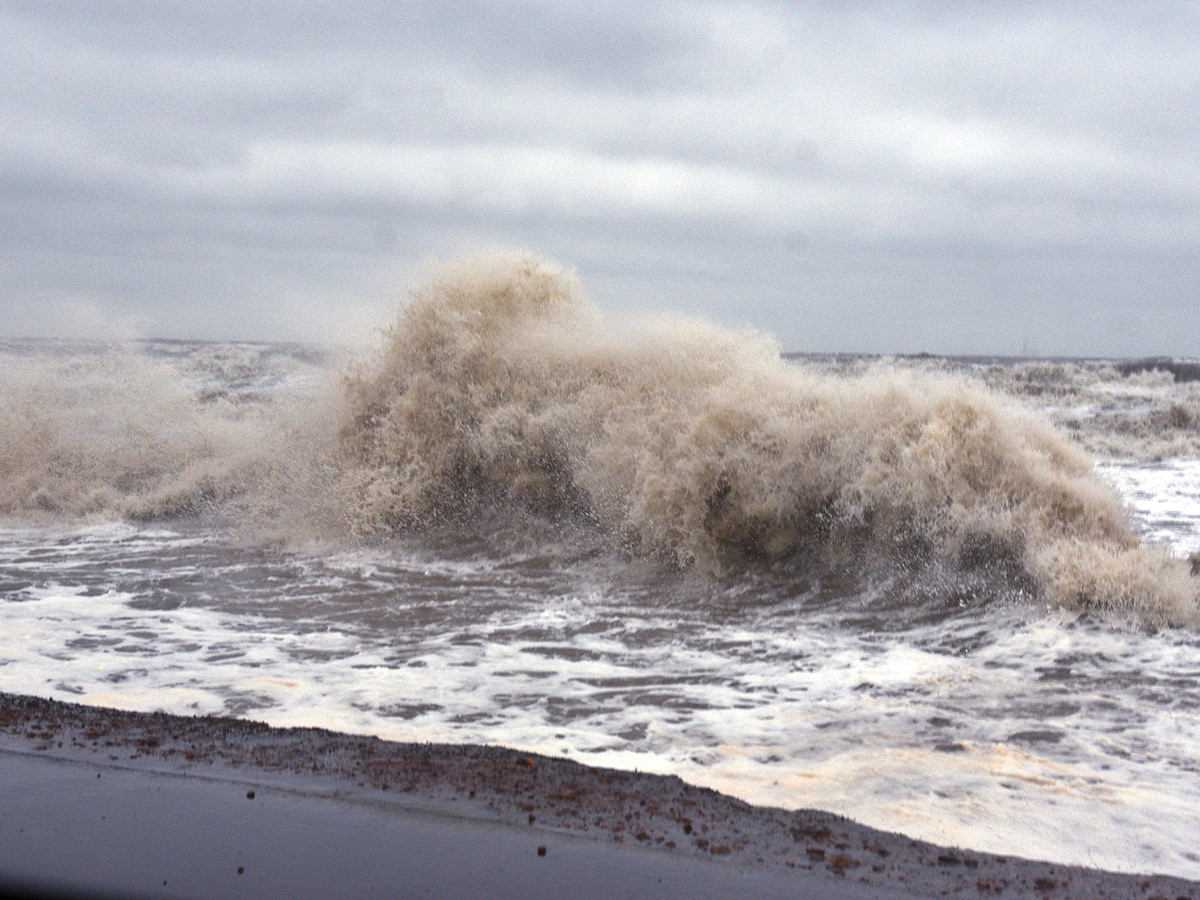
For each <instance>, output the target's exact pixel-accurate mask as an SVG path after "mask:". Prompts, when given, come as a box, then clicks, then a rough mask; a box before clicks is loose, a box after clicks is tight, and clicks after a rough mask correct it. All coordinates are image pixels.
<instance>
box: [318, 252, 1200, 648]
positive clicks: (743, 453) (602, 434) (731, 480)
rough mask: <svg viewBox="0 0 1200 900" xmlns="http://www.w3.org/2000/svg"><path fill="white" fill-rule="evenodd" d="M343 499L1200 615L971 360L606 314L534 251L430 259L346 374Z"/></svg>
mask: <svg viewBox="0 0 1200 900" xmlns="http://www.w3.org/2000/svg"><path fill="white" fill-rule="evenodd" d="M347 386H348V390H347V397H346V404H347V406H346V411H345V415H344V420H343V422H342V426H341V449H342V453H343V461H342V466H343V471H342V475H341V488H342V490H341V496H342V497H344V498H348V503H349V505H348V507H347V509H346V511H345V516H346V521H347V522H348V523H349V527H350V528H351V529H352V530H353V531H355V532H357V533H359V534H363V535H378V534H389V533H393V532H395V531H397V530H404V529H413V528H418V529H419V528H424V527H426V526H427V525H428V524H429V523H431V522H436V521H439V520H445V519H451V518H452V519H456V520H458V521H463V519H462V517H463V516H467V517H469V516H470V515H472V514H473V513H475V512H478V511H479V510H480V509H482V508H484V506H487V507H494V506H495V505H496V504H497V503H501V504H503V503H512V504H516V505H518V506H520V507H523V508H531V509H534V510H537V511H540V512H541V513H543V514H546V515H550V516H563V517H569V518H571V519H573V520H584V521H588V522H592V523H594V524H595V525H596V526H597V527H598V528H600V529H602V530H603V531H604V532H605V533H606V534H608V535H609V536H610V537H611V539H613V540H614V541H616V542H618V543H619V544H620V545H621V546H623V547H625V548H627V549H628V550H629V551H631V552H633V553H638V554H644V555H648V556H653V557H657V558H659V559H661V560H664V561H666V562H668V563H669V564H671V565H674V566H678V567H680V568H683V569H686V570H693V571H698V572H702V573H710V574H722V573H729V572H731V571H733V570H735V569H737V568H738V567H741V566H744V565H746V564H747V563H748V562H751V561H753V560H756V559H757V560H770V561H775V562H776V563H777V564H787V563H788V562H789V561H794V564H795V565H806V566H811V565H818V566H824V567H832V568H834V569H837V570H840V571H845V570H847V569H852V570H857V571H862V572H867V573H872V574H879V573H889V574H890V573H895V572H897V571H910V572H915V571H917V570H918V569H922V568H926V567H929V566H932V565H936V566H938V567H939V570H948V571H951V572H960V573H975V574H978V573H979V572H988V573H993V574H994V575H995V576H996V577H997V578H998V579H1001V580H1003V581H1004V582H1005V583H1007V584H1010V585H1017V586H1019V587H1020V588H1021V589H1022V590H1027V591H1031V592H1034V593H1036V594H1038V595H1040V596H1044V597H1045V598H1047V599H1048V600H1050V601H1051V602H1055V603H1059V604H1062V605H1064V606H1067V607H1072V608H1079V609H1098V610H1103V611H1106V612H1108V613H1110V614H1112V615H1115V616H1117V617H1130V618H1134V619H1136V620H1138V621H1142V622H1149V623H1171V624H1185V623H1190V624H1196V623H1197V621H1198V620H1200V616H1198V613H1197V609H1198V605H1200V604H1198V592H1197V582H1196V580H1195V579H1193V578H1192V577H1191V576H1190V575H1189V574H1188V572H1187V571H1186V566H1185V564H1184V563H1183V562H1182V561H1180V560H1177V559H1174V558H1172V557H1171V556H1170V555H1169V554H1167V553H1166V552H1165V551H1159V550H1156V549H1153V548H1146V547H1142V546H1139V544H1138V541H1137V539H1136V538H1135V536H1134V534H1133V532H1132V530H1131V527H1130V524H1129V521H1128V516H1127V512H1126V510H1125V509H1124V507H1123V506H1122V504H1121V503H1120V502H1119V500H1118V499H1117V498H1116V496H1115V495H1114V494H1113V493H1112V492H1111V490H1110V489H1109V488H1107V487H1106V486H1105V485H1104V484H1103V483H1102V482H1101V481H1100V480H1099V479H1098V478H1097V477H1096V476H1095V474H1094V473H1093V468H1092V465H1091V462H1090V460H1089V459H1088V458H1087V457H1086V456H1084V455H1083V454H1082V453H1081V452H1080V451H1078V450H1076V449H1075V448H1073V447H1072V446H1071V445H1069V444H1068V443H1067V442H1066V441H1064V440H1063V439H1062V438H1061V437H1060V436H1059V435H1058V434H1057V433H1056V432H1055V431H1054V430H1053V428H1052V427H1051V426H1050V425H1049V424H1048V423H1046V422H1045V421H1044V420H1041V419H1039V418H1036V417H1034V416H1032V415H1030V414H1027V413H1023V412H1021V411H1019V410H1018V409H1016V408H1015V407H1014V406H1010V405H1009V404H1008V403H1006V402H1003V401H1001V400H1000V399H998V398H996V397H995V396H993V395H990V394H988V393H985V392H983V391H982V390H979V389H974V388H971V387H969V386H968V385H966V384H965V383H964V382H963V381H961V380H951V379H949V378H945V377H938V376H935V375H922V374H917V373H907V374H905V373H898V372H896V371H894V370H886V369H879V370H874V371H869V372H867V373H865V374H862V375H859V376H854V377H850V378H839V377H835V376H830V375H821V374H819V373H817V372H814V371H809V370H806V369H803V368H800V367H796V366H793V365H790V364H788V363H787V362H785V361H784V360H782V359H781V356H780V352H779V348H778V347H777V346H776V345H775V344H774V343H773V342H772V341H771V340H769V339H767V338H765V337H763V336H761V335H757V334H752V333H742V334H735V333H730V332H728V331H725V330H722V329H719V328H717V327H714V326H711V325H707V324H703V323H699V322H695V321H681V320H672V321H659V322H655V323H650V324H643V325H642V326H641V327H639V328H638V329H636V330H633V329H617V328H610V327H607V326H606V325H605V323H604V322H603V321H602V320H601V319H600V318H599V316H598V315H597V314H596V312H595V311H594V310H593V309H592V308H591V307H590V306H589V305H588V304H587V303H586V302H585V301H584V300H583V299H582V296H581V292H580V289H579V286H578V285H577V283H576V281H575V279H574V278H573V277H571V276H570V275H568V274H566V273H564V272H563V271H562V270H560V269H558V268H556V267H555V266H553V265H550V264H548V263H545V262H543V261H540V260H538V259H537V258H534V257H532V256H505V255H497V256H493V257H490V258H486V259H482V260H473V261H466V262H461V263H459V264H457V265H452V266H449V267H447V268H445V269H443V270H441V271H440V272H439V273H438V274H437V275H436V277H435V278H434V279H433V280H432V281H431V283H429V284H428V285H427V286H426V287H424V288H422V289H420V290H419V291H417V292H416V293H415V294H414V296H413V298H412V301H411V303H409V304H408V305H407V306H406V307H404V309H403V310H402V311H401V313H400V316H399V319H398V320H397V321H396V323H395V324H394V325H393V326H392V327H391V328H390V329H389V330H388V331H387V332H386V334H385V341H384V346H383V348H382V350H381V352H380V353H379V356H378V358H377V359H375V360H373V361H372V362H370V363H367V364H364V365H362V366H360V367H358V368H357V369H356V370H354V371H353V372H352V373H351V374H350V375H349V377H348V379H347Z"/></svg>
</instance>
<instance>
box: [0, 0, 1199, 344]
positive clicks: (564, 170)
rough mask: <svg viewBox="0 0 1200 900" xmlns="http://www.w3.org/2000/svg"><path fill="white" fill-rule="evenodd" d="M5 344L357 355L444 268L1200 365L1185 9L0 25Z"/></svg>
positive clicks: (875, 327) (886, 335) (281, 5)
mask: <svg viewBox="0 0 1200 900" xmlns="http://www.w3.org/2000/svg"><path fill="white" fill-rule="evenodd" d="M0 49H2V52H0V242H2V247H0V334H6V335H10V336H14V335H40V334H68V335H71V334H85V335H86V334H95V333H101V332H103V331H106V330H114V331H121V332H129V333H136V334H139V335H142V336H162V337H196V338H216V339H224V338H259V339H272V340H275V339H305V340H309V339H322V338H335V339H341V338H345V337H347V336H350V335H352V334H353V333H354V332H356V331H359V330H362V329H365V328H368V327H369V326H371V325H378V324H383V323H384V322H385V321H386V320H387V319H388V318H389V317H390V315H391V314H392V311H393V310H394V309H395V307H396V305H397V303H398V302H399V300H400V299H401V298H402V297H403V296H404V293H405V292H406V291H407V290H408V288H410V287H411V286H412V285H413V283H414V279H416V278H417V277H418V276H419V273H420V271H421V264H422V262H423V261H425V260H428V259H429V258H431V257H439V258H446V257H453V256H455V255H457V254H460V253H462V252H464V251H470V250H473V249H477V248H481V247H489V246H501V247H510V248H516V249H529V250H534V251H537V252H539V253H542V254H544V255H546V256H549V257H551V258H553V259H556V260H558V261H560V262H562V263H564V264H566V265H568V266H571V267H573V268H575V269H576V270H577V271H578V273H579V275H580V278H581V280H582V282H583V285H584V288H585V291H586V293H587V294H588V296H589V297H590V298H591V299H592V301H593V302H595V303H596V304H597V305H598V306H599V307H600V308H601V309H603V310H605V311H607V312H609V313H611V314H612V315H614V316H617V315H625V314H635V315H640V314H642V313H644V312H648V311H670V312H682V313H688V314H696V315H701V316H704V317H707V318H709V319H713V320H716V321H718V322H721V323H724V324H727V325H731V326H735V327H743V326H750V327H753V328H756V329H759V330H762V331H766V332H769V333H771V334H773V335H775V337H776V338H777V339H778V340H779V341H780V343H781V344H782V345H783V346H784V347H785V348H787V349H793V350H812V351H862V352H915V351H922V350H927V351H931V352H958V353H1019V352H1021V351H1022V350H1027V351H1033V352H1037V353H1042V354H1071V355H1147V354H1175V355H1188V356H1195V355H1198V354H1200V327H1198V320H1200V252H1198V251H1200V114H1198V111H1200V4H1197V3H1196V2H1176V3H1170V2H1163V3H1157V2H1138V3H1129V2H1111V3H1105V2H1096V0H1076V2H1062V3H1046V4H1039V3H1032V2H1021V3H1017V2H1012V3H1003V2H994V3H993V2H989V3H971V4H943V3H934V2H928V3H887V2H875V3H870V2H866V3H861V2H860V3H855V2H846V3H832V2H813V3H781V4H771V3H766V2H747V3H737V4H719V3H681V2H670V0H666V2H661V3H629V4H620V5H611V6H609V5H603V4H597V3H595V2H591V0H589V2H580V3H575V2H568V0H556V2H546V3H539V2H530V3H483V2H478V3H473V2H457V0H438V2H420V3H403V2H397V0H386V2H378V3H375V2H361V0H356V2H344V0H343V2H329V3H323V2H292V3H287V2H275V3H258V2H252V0H240V2H238V3H229V2H211V3H206V2H199V0H195V2H182V0H181V2H167V0H144V2H137V0H124V2H80V3H66V2H22V0H12V2H7V0H0Z"/></svg>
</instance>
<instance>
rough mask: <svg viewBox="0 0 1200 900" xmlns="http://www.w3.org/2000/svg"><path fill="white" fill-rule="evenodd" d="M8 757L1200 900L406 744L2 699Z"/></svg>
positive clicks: (762, 859) (905, 880)
mask: <svg viewBox="0 0 1200 900" xmlns="http://www.w3.org/2000/svg"><path fill="white" fill-rule="evenodd" d="M0 751H10V752H11V751H17V752H21V753H34V754H41V755H44V756H46V757H50V758H55V759H66V760H76V761H86V762H88V763H91V764H93V765H94V764H101V765H108V766H113V767H119V768H134V769H140V770H145V771H153V772H167V773H173V774H180V775H199V776H208V777H220V778H228V779H233V780H240V781H246V782H258V783H263V784H270V785H275V786H282V787H288V788H291V789H293V790H304V791H307V792H310V793H316V794H324V795H327V796H341V797H346V798H355V799H360V800H367V801H370V802H372V803H376V804H379V803H383V804H393V805H395V806H396V807H397V808H398V809H408V810H423V811H429V812H436V813H443V814H446V815H450V816H454V817H458V818H466V819H474V820H480V821H490V822H496V823H500V824H509V825H516V826H520V827H523V828H532V829H534V830H539V829H540V830H545V831H549V832H558V833H566V834H577V835H586V836H589V837H592V838H594V839H595V840H597V841H600V842H618V843H623V844H625V845H635V846H644V847H647V848H653V849H656V850H658V851H660V852H663V853H667V854H671V855H673V856H674V857H675V858H677V859H686V858H705V859H708V860H716V861H719V862H723V863H727V864H728V865H731V866H739V867H742V868H756V869H758V868H764V867H771V868H775V869H778V870H786V869H794V870H797V877H798V879H800V878H801V877H803V878H804V879H805V880H809V879H812V878H814V877H816V878H819V879H827V880H829V881H831V882H833V881H838V880H842V881H854V882H861V883H866V884H872V885H875V886H877V887H880V888H883V887H891V888H898V889H900V890H902V891H905V892H912V893H913V894H915V895H917V896H926V895H928V896H952V897H953V896H959V897H980V896H983V897H990V896H1004V897H1031V898H1050V897H1069V898H1096V900H1102V898H1172V900H1175V898H1193V900H1198V898H1200V884H1198V883H1196V882H1189V881H1185V880H1183V879H1179V878H1172V877H1167V876H1160V875H1129V874H1117V873H1110V872H1103V871H1100V870H1095V869H1084V868H1079V867H1073V866H1061V865H1054V864H1051V863H1043V862H1036V861H1030V860H1025V859H1019V858H1015V857H1001V856H996V855H993V854H986V853H976V852H972V851H964V850H957V849H951V848H946V847H939V846H936V845H934V844H930V843H926V842H923V841H914V840H911V839H909V838H906V837H904V836H902V835H898V834H892V833H889V832H884V831H879V830H876V829H872V828H867V827H865V826H862V825H858V824H856V823H854V822H852V821H850V820H849V819H845V818H843V817H840V816H836V815H833V814H830V813H825V812H818V811H814V810H797V811H785V810H781V809H770V808H763V807H755V806H750V805H749V804H746V803H743V802H742V801H739V800H736V799H733V798H730V797H727V796H725V795H722V794H719V793H717V792H715V791H711V790H708V789H704V788H696V787H692V786H691V785H688V784H685V783H684V782H683V781H681V780H680V779H678V778H675V777H666V776H658V775H647V774H641V773H636V772H633V773H631V772H622V771H617V770H612V769H599V768H591V767H588V766H584V765H580V764H578V763H574V762H570V761H568V760H564V759H556V758H552V757H545V756H540V755H537V754H528V753H522V752H519V751H516V750H509V749H505V748H500V747H481V746H472V745H467V746H457V745H448V744H401V743H394V742H389V741H382V740H379V739H377V738H372V737H362V736H354V735H345V734H339V733H336V732H331V731H325V730H322V729H313V728H271V727H269V726H267V725H263V724H261V723H258V722H249V721H243V720H240V719H229V718H215V717H183V716H173V715H167V714H165V713H134V712H125V711H120V710H112V709H103V708H96V707H87V706H81V705H78V704H74V703H61V702H58V701H53V700H45V699H40V698H35V697H25V696H15V695H10V694H3V693H0ZM802 873H804V874H803V875H802Z"/></svg>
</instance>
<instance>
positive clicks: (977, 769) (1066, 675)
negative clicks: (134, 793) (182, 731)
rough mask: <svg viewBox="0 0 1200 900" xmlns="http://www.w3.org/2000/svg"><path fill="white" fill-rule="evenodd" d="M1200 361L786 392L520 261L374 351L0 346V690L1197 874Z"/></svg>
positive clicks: (743, 337)
mask: <svg viewBox="0 0 1200 900" xmlns="http://www.w3.org/2000/svg"><path fill="white" fill-rule="evenodd" d="M1193 374H1194V361H1187V360H1174V361H1171V360H1167V361H1157V362H1154V363H1148V362H1144V361H1143V362H1140V363H1139V362H1122V361H1106V360H1056V361H1044V360H1039V361H1030V360H1000V359H997V360H965V359H958V360H952V359H934V358H910V359H888V360H875V359H863V358H834V357H816V356H811V357H795V356H788V357H784V356H783V355H782V354H781V353H780V350H779V348H778V347H777V346H775V345H774V344H773V343H772V342H771V341H770V340H769V339H767V338H765V337H763V336H761V335H754V334H731V333H729V332H725V331H722V330H720V329H717V328H715V327H713V326H709V325H705V324H703V323H697V322H693V321H688V320H685V319H664V320H658V321H654V322H638V323H622V324H614V323H610V322H606V321H604V320H603V319H602V318H601V317H600V316H599V314H598V313H596V312H595V311H594V310H593V309H592V308H591V307H590V306H589V305H588V304H587V302H586V301H585V300H583V299H582V298H581V292H580V289H579V287H578V286H577V285H575V284H574V282H573V281H572V279H571V278H570V277H569V276H567V275H564V274H563V273H562V272H560V271H559V270H557V269H555V268H554V267H553V266H551V265H549V264H546V263H542V262H540V261H538V260H535V259H532V258H527V257H515V258H512V257H497V258H490V259H486V260H482V261H478V260H477V261H474V262H469V263H463V264H460V265H459V266H457V267H454V268H450V269H446V270H443V271H441V272H440V273H437V274H436V275H435V276H434V277H433V278H432V280H431V282H430V283H429V284H427V285H425V286H424V287H421V288H419V289H417V290H416V291H415V292H414V293H413V295H412V296H411V298H410V299H409V301H408V302H407V303H405V304H404V305H403V307H402V308H401V310H400V311H399V312H398V314H397V318H396V320H395V321H394V322H393V323H391V324H390V325H389V326H388V327H387V328H386V329H385V330H384V331H383V332H381V334H380V336H379V340H378V345H377V346H375V347H373V348H368V349H365V350H360V351H346V350H338V351H333V350H328V349H318V348H312V347H300V346H284V345H263V344H254V343H225V344H202V343H186V342H162V341H159V342H155V341H148V342H136V343H130V344H124V345H119V346H118V345H103V344H90V343H82V342H50V341H43V340H28V341H9V342H7V343H4V344H0V385H2V386H3V392H2V396H0V426H2V428H0V690H5V691H10V692H18V693H28V694H36V695H39V696H46V697H54V698H58V699H64V700H74V701H78V702H82V703H89V704H98V705H109V706H116V707H122V708H129V709H141V710H157V709H162V710H167V711H170V712H175V713H184V714H192V713H198V714H223V715H236V716H243V717H247V718H253V719H257V720H261V721H266V722H270V723H272V724H277V725H316V726H322V727H326V728H334V729H339V730H344V731H350V732H359V733H371V734H377V735H380V736H382V737H386V738H393V739H397V740H408V741H453V742H479V743H495V744H503V745H508V746H515V747H521V748H525V749H528V750H530V751H538V752H544V753H550V754H556V755H563V756H568V757H571V758H574V759H577V760H580V761H583V762H588V763H594V764H599V765H608V766H616V767H620V768H629V769H639V770H642V771H655V772H663V773H674V774H678V775H680V776H681V777H683V778H684V779H686V780H688V781H691V782H693V783H696V784H701V785H706V786H711V787H714V788H717V789H719V790H721V791H724V792H726V793H729V794H733V795H735V796H738V797H742V798H744V799H746V800H749V801H751V802H755V803H763V804H771V805H778V806H785V807H818V808H822V809H828V810H832V811H835V812H839V813H843V814H846V815H849V816H852V817H853V818H855V819H858V820H860V821H862V822H865V823H868V824H871V825H875V826H879V827H883V828H888V829H893V830H898V831H901V832H904V833H907V834H911V835H913V836H916V837H921V838H928V839H932V840H936V841H939V842H943V843H950V844H957V845H961V846H967V847H973V848H977V849H983V850H992V851H997V852H1001V853H1009V854H1020V855H1025V856H1031V857H1036V858H1042V859H1052V860H1058V861H1063V862H1071V863H1081V864H1085V865H1094V866H1101V867H1104V868H1110V869H1115V870H1120V871H1145V872H1151V871H1152V872H1163V873H1171V874H1176V875H1182V876H1185V877H1192V878H1200V849H1198V848H1200V813H1198V812H1197V810H1200V579H1198V578H1197V577H1195V576H1194V575H1192V574H1191V563H1190V562H1189V560H1188V557H1189V555H1190V554H1194V553H1197V552H1200V381H1196V380H1189V379H1190V378H1192V375H1193Z"/></svg>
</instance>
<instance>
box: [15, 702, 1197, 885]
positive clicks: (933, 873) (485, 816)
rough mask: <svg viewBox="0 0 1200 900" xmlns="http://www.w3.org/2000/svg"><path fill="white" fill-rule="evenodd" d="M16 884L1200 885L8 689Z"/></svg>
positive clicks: (666, 785) (508, 764) (302, 733)
mask: <svg viewBox="0 0 1200 900" xmlns="http://www.w3.org/2000/svg"><path fill="white" fill-rule="evenodd" d="M0 888H7V889H8V890H9V891H14V890H15V891H17V892H19V893H24V894H26V895H30V896H76V895H79V896H116V895H121V896H127V897H213V898H223V897H243V896H246V897H249V896H253V897H296V898H302V897H322V898H326V897H359V896H363V897H365V896H386V897H418V896H419V897H460V898H471V897H507V896H520V897H547V898H549V897H571V898H591V897H594V898H608V897H626V896H630V897H641V896H654V897H664V898H672V897H688V898H692V897H713V898H727V897H731V896H739V897H764V898H766V897H780V898H782V897H804V898H814V900H822V898H824V900H846V898H869V897H880V898H887V897H894V898H897V900H899V898H914V897H1029V898H1051V897H1062V898H1096V900H1101V898H1114V900H1116V898H1122V900H1124V898H1170V900H1177V898H1185V897H1186V898H1192V900H1200V884H1198V883H1196V882H1189V881H1184V880H1182V879H1178V878H1171V877H1165V876H1154V875H1129V874H1116V873H1109V872H1103V871H1099V870H1094V869H1083V868H1078V867H1071V866H1060V865H1054V864H1051V863H1042V862H1034V861H1030V860H1024V859H1018V858H1015V857H1007V858H1006V857H1000V856H996V855H992V854H985V853H975V852H971V851H963V850H958V849H954V848H947V847H939V846H936V845H933V844H929V843H925V842H921V841H914V840H911V839H909V838H906V837H903V836H901V835H897V834H892V833H888V832H883V831H879V830H876V829H871V828H867V827H864V826H861V825H858V824H856V823H854V822H851V821H850V820H848V819H845V818H842V817H840V816H836V815H832V814H829V813H823V812H817V811H812V810H800V811H786V810H780V809H769V808H762V807H754V806H750V805H748V804H746V803H743V802H741V801H739V800H735V799H733V798H730V797H726V796H724V795H722V794H718V793H716V792H714V791H711V790H707V789H703V788H696V787H692V786H690V785H687V784H684V783H683V782H682V781H680V780H679V779H678V778H673V777H664V776H657V775H646V774H639V773H631V772H621V771H616V770H611V769H598V768H590V767H587V766H583V765H579V764H577V763H572V762H569V761H567V760H563V759H555V758H550V757H544V756H538V755H531V754H526V753H521V752H518V751H514V750H508V749H504V748H497V747H479V746H456V745H440V744H400V743H394V742H388V741H382V740H379V739H376V738H370V737H359V736H353V735H345V734H338V733H335V732H330V731H324V730H320V729H307V728H306V729H278V728H270V727H268V726H266V725H262V724H260V723H255V722H248V721H242V720H237V719H226V718H214V717H181V716H171V715H166V714H162V713H152V714H146V713H130V712H123V711H117V710H111V709H102V708H93V707H85V706H79V705H76V704H69V703H59V702H56V701H51V700H44V699H38V698H32V697H22V696H14V695H7V694H0Z"/></svg>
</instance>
